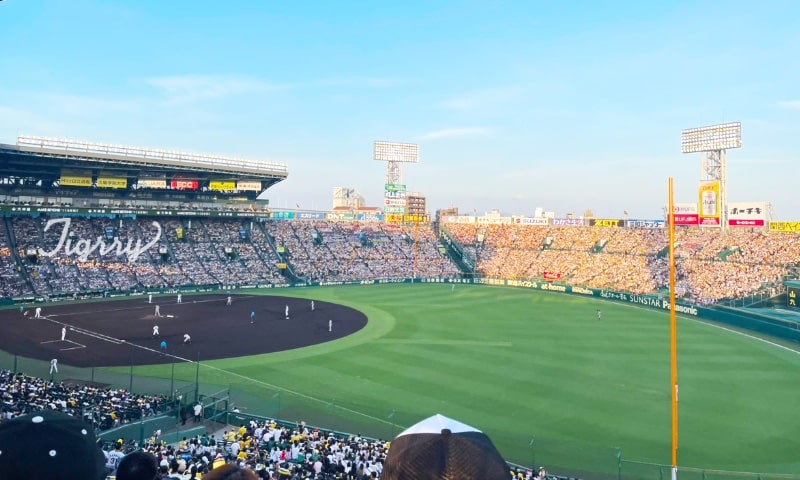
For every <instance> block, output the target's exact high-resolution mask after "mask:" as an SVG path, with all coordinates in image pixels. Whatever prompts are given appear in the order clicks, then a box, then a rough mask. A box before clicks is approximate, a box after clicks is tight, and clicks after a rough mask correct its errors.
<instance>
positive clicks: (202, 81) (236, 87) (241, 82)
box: [144, 75, 285, 104]
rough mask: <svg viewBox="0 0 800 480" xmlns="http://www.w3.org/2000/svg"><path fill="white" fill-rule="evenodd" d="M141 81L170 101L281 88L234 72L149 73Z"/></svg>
mask: <svg viewBox="0 0 800 480" xmlns="http://www.w3.org/2000/svg"><path fill="white" fill-rule="evenodd" d="M144 83H145V84H146V85H149V86H151V87H155V88H156V89H157V90H159V91H160V92H161V93H162V94H163V95H164V96H165V97H166V98H167V101H168V102H170V103H173V104H175V103H179V104H186V103H195V102H202V101H205V100H214V99H218V98H225V97H230V96H234V95H242V94H245V93H262V92H269V91H274V90H278V89H281V88H285V87H282V86H278V85H273V84H269V83H266V82H263V81H261V80H259V79H256V78H252V77H246V76H237V75H175V76H167V77H151V78H146V79H144Z"/></svg>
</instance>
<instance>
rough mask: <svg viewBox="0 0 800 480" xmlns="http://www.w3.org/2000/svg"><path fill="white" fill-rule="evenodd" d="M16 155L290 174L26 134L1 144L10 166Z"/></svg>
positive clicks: (274, 177) (243, 174)
mask: <svg viewBox="0 0 800 480" xmlns="http://www.w3.org/2000/svg"><path fill="white" fill-rule="evenodd" d="M13 155H23V156H28V157H30V156H34V157H39V158H41V159H42V160H44V159H46V158H50V159H54V160H62V161H63V160H67V161H70V160H71V161H78V162H79V163H81V164H83V165H87V166H92V167H94V168H102V169H115V167H116V168H119V167H121V166H124V167H127V168H129V169H130V168H131V167H133V169H142V170H160V171H170V170H172V171H175V170H178V171H192V172H195V173H197V174H201V175H202V174H206V175H219V176H224V177H235V178H252V179H254V180H269V181H271V183H277V182H279V181H281V180H284V179H286V177H288V175H289V171H288V168H287V167H286V165H285V164H282V163H275V162H264V161H256V160H245V159H240V158H230V157H224V156H215V155H205V154H198V153H186V152H178V151H170V150H156V149H149V148H141V147H127V146H122V145H109V144H102V143H90V142H82V141H75V140H62V139H52V138H42V137H31V136H26V135H20V136H19V137H18V138H17V144H16V145H5V144H0V156H2V157H4V158H3V163H4V164H6V165H9V166H10V164H12V163H14V162H13V161H11V157H10V156H13ZM45 163H47V162H45ZM69 163H73V162H69ZM53 166H56V165H53ZM7 173H10V172H7Z"/></svg>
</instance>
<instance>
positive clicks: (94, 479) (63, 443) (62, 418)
mask: <svg viewBox="0 0 800 480" xmlns="http://www.w3.org/2000/svg"><path fill="white" fill-rule="evenodd" d="M105 463H106V462H105V456H104V455H103V451H102V450H101V449H100V446H99V445H98V444H97V439H96V438H95V436H94V432H93V431H92V427H91V426H90V425H88V424H87V423H85V422H84V421H83V420H81V419H80V418H77V417H73V416H70V415H67V414H65V413H61V412H55V411H43V412H37V413H33V414H29V415H22V416H20V417H17V418H15V419H13V420H10V421H7V422H4V423H0V479H3V480H53V479H58V480H102V479H104V478H105V476H106V469H105Z"/></svg>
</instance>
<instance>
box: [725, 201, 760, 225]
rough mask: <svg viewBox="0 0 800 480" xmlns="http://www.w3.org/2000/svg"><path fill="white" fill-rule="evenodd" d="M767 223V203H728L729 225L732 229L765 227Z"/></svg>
mask: <svg viewBox="0 0 800 480" xmlns="http://www.w3.org/2000/svg"><path fill="white" fill-rule="evenodd" d="M766 222H767V203H766V202H749V203H739V202H737V203H728V225H730V226H731V227H763V226H764V225H766Z"/></svg>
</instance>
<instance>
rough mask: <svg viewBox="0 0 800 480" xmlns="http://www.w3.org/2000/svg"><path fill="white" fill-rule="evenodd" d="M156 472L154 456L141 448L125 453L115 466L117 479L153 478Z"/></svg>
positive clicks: (149, 479)
mask: <svg viewBox="0 0 800 480" xmlns="http://www.w3.org/2000/svg"><path fill="white" fill-rule="evenodd" d="M157 474H158V466H157V465H156V457H154V456H153V455H152V454H150V453H147V452H143V451H141V450H140V451H137V452H131V453H129V454H127V455H125V456H124V457H122V460H120V462H119V466H117V480H153V479H155V478H156V475H157Z"/></svg>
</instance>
